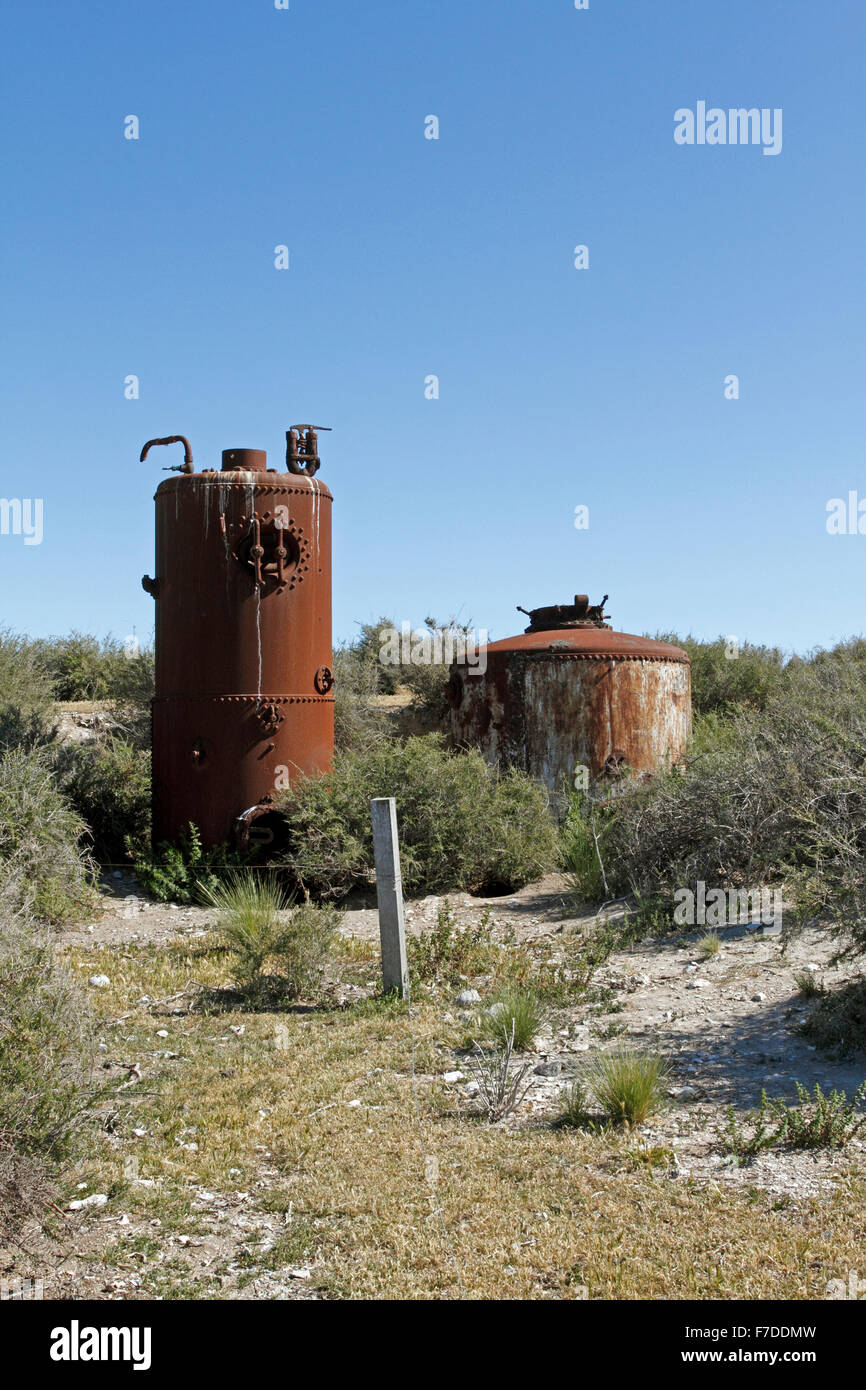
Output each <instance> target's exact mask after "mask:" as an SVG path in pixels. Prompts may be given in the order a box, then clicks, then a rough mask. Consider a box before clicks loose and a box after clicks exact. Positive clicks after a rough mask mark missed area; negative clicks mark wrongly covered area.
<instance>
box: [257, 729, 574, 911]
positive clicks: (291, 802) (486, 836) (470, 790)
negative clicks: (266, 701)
mask: <svg viewBox="0 0 866 1390" xmlns="http://www.w3.org/2000/svg"><path fill="white" fill-rule="evenodd" d="M378 796H396V798H397V812H398V817H399V824H400V854H401V861H402V868H403V883H404V887H405V889H406V892H407V894H409V895H411V896H417V895H420V894H423V893H438V892H447V891H448V890H449V889H461V888H463V889H469V890H470V891H488V892H491V891H493V892H496V891H510V890H512V889H514V888H517V887H520V886H521V885H522V884H524V883H528V882H530V881H531V880H532V879H534V878H538V877H539V876H540V875H541V874H542V873H544V872H545V871H546V870H547V869H549V868H550V867H551V865H552V864H553V862H554V861H555V858H556V854H557V848H558V845H557V834H556V829H555V827H554V824H553V821H552V820H551V817H550V815H549V810H548V800H547V795H546V793H545V791H544V789H543V788H542V787H540V786H539V784H538V783H536V782H534V781H532V780H531V779H530V778H528V777H526V776H524V775H523V774H522V773H519V772H515V771H508V772H504V773H497V772H496V771H494V770H492V769H491V768H489V767H488V766H487V764H486V763H485V762H484V760H483V758H482V757H481V755H480V754H479V753H476V752H467V753H459V754H455V753H451V752H449V751H448V750H446V748H445V747H444V745H443V740H442V739H441V737H440V736H439V735H436V734H428V735H425V736H423V737H415V738H410V739H407V740H406V742H405V743H397V742H391V741H386V740H382V741H381V742H376V743H374V744H373V745H372V746H370V747H367V748H365V749H363V750H354V751H351V750H350V751H348V752H344V753H342V754H339V755H338V756H337V758H336V760H335V764H334V770H333V772H332V773H330V774H328V775H327V776H325V777H322V778H316V779H312V778H311V779H307V780H305V781H303V782H301V783H299V784H298V785H297V786H296V787H295V788H293V790H292V791H291V792H288V793H286V797H285V799H284V801H283V802H282V803H281V806H280V809H281V810H282V812H283V813H284V815H285V817H286V821H287V827H288V837H289V840H288V849H287V850H286V851H285V853H284V855H283V856H282V860H283V862H284V863H285V864H286V865H287V866H288V867H289V868H290V870H291V872H292V874H293V876H294V877H295V879H296V880H297V882H298V883H299V884H300V886H301V887H302V888H303V889H304V890H306V891H309V892H310V893H312V894H314V895H317V896H338V895H340V894H343V893H345V892H347V891H348V890H349V889H350V888H351V887H352V886H353V885H354V884H357V883H366V882H367V881H368V880H369V876H370V874H371V873H372V871H373V839H372V831H371V827H370V801H371V799H372V798H373V797H378Z"/></svg>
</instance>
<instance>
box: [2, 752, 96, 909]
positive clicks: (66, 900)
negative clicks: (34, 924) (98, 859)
mask: <svg viewBox="0 0 866 1390" xmlns="http://www.w3.org/2000/svg"><path fill="white" fill-rule="evenodd" d="M86 829H87V828H86V826H85V825H84V823H83V821H82V820H81V819H80V817H79V816H78V815H77V814H76V812H75V811H74V810H73V808H72V807H71V806H70V805H69V803H68V801H67V800H66V799H65V797H64V796H63V794H62V792H61V791H60V789H59V787H58V785H57V782H56V780H55V778H54V776H53V774H52V771H51V766H50V763H49V757H48V753H47V752H46V751H45V750H39V749H35V750H33V751H31V752H27V751H26V750H25V749H23V748H16V749H10V750H7V751H6V752H5V753H0V904H2V905H3V906H5V907H6V908H7V909H8V910H9V911H12V912H20V911H22V910H27V911H29V912H31V913H32V914H33V915H34V916H36V917H38V918H40V919H42V920H44V921H47V922H65V921H70V920H75V919H78V918H81V917H82V916H85V915H87V914H89V913H92V912H94V911H95V910H96V909H97V908H98V905H99V897H98V894H97V892H96V890H95V888H94V885H93V872H92V864H91V862H90V859H89V857H88V856H87V855H86V854H85V853H84V851H83V850H82V840H83V838H84V836H85V834H86Z"/></svg>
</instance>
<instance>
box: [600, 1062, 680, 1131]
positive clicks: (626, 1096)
mask: <svg viewBox="0 0 866 1390" xmlns="http://www.w3.org/2000/svg"><path fill="white" fill-rule="evenodd" d="M667 1075H668V1064H667V1063H666V1062H665V1060H664V1059H663V1058H662V1057H658V1056H655V1055H654V1054H651V1053H644V1052H634V1051H632V1050H631V1049H629V1048H623V1049H621V1050H620V1051H617V1052H602V1053H599V1055H598V1056H597V1057H596V1058H595V1059H594V1060H593V1061H592V1062H590V1063H588V1064H587V1067H586V1069H585V1071H584V1078H583V1079H584V1082H585V1084H586V1086H587V1087H588V1089H589V1091H590V1092H591V1094H592V1095H593V1097H594V1099H595V1101H596V1103H597V1104H598V1106H599V1107H600V1109H601V1110H602V1112H603V1114H604V1115H605V1117H606V1118H607V1119H608V1120H610V1121H611V1122H612V1123H613V1124H630V1125H638V1124H641V1123H642V1122H643V1121H644V1120H645V1119H647V1117H648V1116H649V1115H652V1114H653V1113H654V1112H655V1111H656V1110H657V1109H658V1108H659V1106H660V1104H661V1102H662V1097H663V1094H664V1082H665V1080H666V1078H667Z"/></svg>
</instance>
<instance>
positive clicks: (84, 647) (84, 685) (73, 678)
mask: <svg viewBox="0 0 866 1390" xmlns="http://www.w3.org/2000/svg"><path fill="white" fill-rule="evenodd" d="M33 648H34V651H35V652H36V654H37V656H38V658H39V660H40V663H41V665H42V667H43V669H44V670H45V672H46V673H47V675H48V679H49V680H50V682H51V686H52V689H53V692H54V698H55V700H109V699H111V698H112V690H113V686H114V682H115V680H116V679H117V678H118V672H119V670H120V668H121V667H122V666H123V664H124V662H125V660H126V658H125V655H124V649H123V647H122V645H121V643H119V642H117V641H115V639H114V638H111V637H107V638H105V640H104V641H100V640H99V638H98V637H93V636H92V635H91V634H89V633H83V632H71V633H70V634H69V636H68V637H44V638H38V639H37V640H36V641H35V642H34V643H33Z"/></svg>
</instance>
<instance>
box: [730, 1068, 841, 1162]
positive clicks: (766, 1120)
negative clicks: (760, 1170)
mask: <svg viewBox="0 0 866 1390" xmlns="http://www.w3.org/2000/svg"><path fill="white" fill-rule="evenodd" d="M794 1084H795V1086H796V1088H797V1100H798V1104H797V1105H788V1103H787V1101H785V1100H782V1099H781V1098H779V1097H776V1098H774V1099H772V1100H771V1099H770V1098H769V1097H768V1095H767V1093H766V1091H762V1092H761V1103H760V1105H759V1107H758V1109H757V1110H755V1111H752V1113H751V1114H750V1115H749V1116H748V1117H747V1122H748V1123H749V1124H750V1125H751V1131H752V1132H751V1134H748V1135H747V1134H746V1131H745V1128H744V1125H743V1124H742V1123H741V1122H740V1120H739V1119H738V1118H737V1116H736V1114H735V1112H734V1108H733V1106H729V1107H728V1112H727V1119H726V1121H725V1123H724V1125H723V1126H721V1127H720V1128H719V1130H718V1133H719V1136H720V1138H721V1139H722V1141H723V1143H724V1146H725V1148H726V1149H727V1151H728V1152H729V1153H730V1154H731V1155H732V1156H733V1157H734V1158H736V1159H737V1160H742V1159H743V1158H754V1157H756V1155H758V1154H760V1153H763V1151H764V1150H765V1149H772V1148H780V1147H783V1146H787V1147H789V1148H792V1149H839V1148H843V1147H844V1146H845V1144H847V1143H848V1141H849V1140H850V1139H853V1137H854V1135H855V1134H857V1133H859V1131H860V1130H861V1129H862V1128H863V1126H864V1125H866V1114H863V1112H862V1109H861V1107H862V1104H863V1101H864V1099H866V1081H864V1082H862V1084H861V1085H860V1086H858V1088H857V1090H856V1091H855V1092H854V1095H853V1096H852V1097H850V1098H849V1097H848V1095H847V1094H846V1093H845V1091H838V1090H832V1091H823V1090H822V1089H821V1087H820V1085H819V1084H818V1082H817V1081H816V1082H815V1087H814V1090H813V1091H812V1092H811V1093H810V1092H809V1091H808V1090H807V1088H806V1087H805V1086H803V1085H801V1083H800V1082H799V1081H796V1082H795V1083H794Z"/></svg>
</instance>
